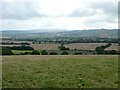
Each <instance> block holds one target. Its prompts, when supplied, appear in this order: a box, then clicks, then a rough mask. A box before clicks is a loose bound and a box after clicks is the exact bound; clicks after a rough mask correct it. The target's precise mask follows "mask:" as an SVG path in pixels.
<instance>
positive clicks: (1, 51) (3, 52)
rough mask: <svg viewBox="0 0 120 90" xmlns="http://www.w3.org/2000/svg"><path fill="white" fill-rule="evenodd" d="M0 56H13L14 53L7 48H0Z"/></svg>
mask: <svg viewBox="0 0 120 90" xmlns="http://www.w3.org/2000/svg"><path fill="white" fill-rule="evenodd" d="M0 55H14V53H13V52H12V51H11V50H10V49H9V48H5V47H0Z"/></svg>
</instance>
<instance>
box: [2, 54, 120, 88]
mask: <svg viewBox="0 0 120 90" xmlns="http://www.w3.org/2000/svg"><path fill="white" fill-rule="evenodd" d="M2 59H3V60H2V65H3V66H2V69H3V73H2V75H3V78H2V79H3V88H23V87H24V88H80V87H83V88H117V87H118V57H117V55H115V56H114V55H111V56H110V55H109V56H108V55H107V56H105V55H95V56H89V55H80V56H73V55H68V56H61V55H58V56H49V55H48V56H44V55H42V56H40V55H38V56H37V55H36V56H30V55H28V56H20V55H19V56H17V55H16V56H3V57H2Z"/></svg>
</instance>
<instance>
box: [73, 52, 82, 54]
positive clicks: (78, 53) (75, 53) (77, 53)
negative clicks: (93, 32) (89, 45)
mask: <svg viewBox="0 0 120 90" xmlns="http://www.w3.org/2000/svg"><path fill="white" fill-rule="evenodd" d="M74 55H82V53H81V52H76V53H75V54H74Z"/></svg>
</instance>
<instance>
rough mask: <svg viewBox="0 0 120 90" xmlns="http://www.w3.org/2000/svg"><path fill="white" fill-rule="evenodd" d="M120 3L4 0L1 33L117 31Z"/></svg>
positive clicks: (0, 8) (103, 0)
mask: <svg viewBox="0 0 120 90" xmlns="http://www.w3.org/2000/svg"><path fill="white" fill-rule="evenodd" d="M118 1H119V0H1V1H0V12H2V13H1V14H0V29H1V30H31V29H38V30H39V29H40V30H41V29H66V30H84V29H85V30H86V29H101V28H105V29H117V28H118Z"/></svg>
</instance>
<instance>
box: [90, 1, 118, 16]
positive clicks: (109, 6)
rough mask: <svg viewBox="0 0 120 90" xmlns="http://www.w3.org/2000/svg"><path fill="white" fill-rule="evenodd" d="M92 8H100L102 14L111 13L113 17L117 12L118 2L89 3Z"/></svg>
mask: <svg viewBox="0 0 120 90" xmlns="http://www.w3.org/2000/svg"><path fill="white" fill-rule="evenodd" d="M90 7H91V8H93V9H98V10H102V11H103V13H104V14H106V15H111V16H113V17H117V14H118V3H117V2H102V3H101V2H99V3H95V2H94V3H92V4H91V5H90Z"/></svg>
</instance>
